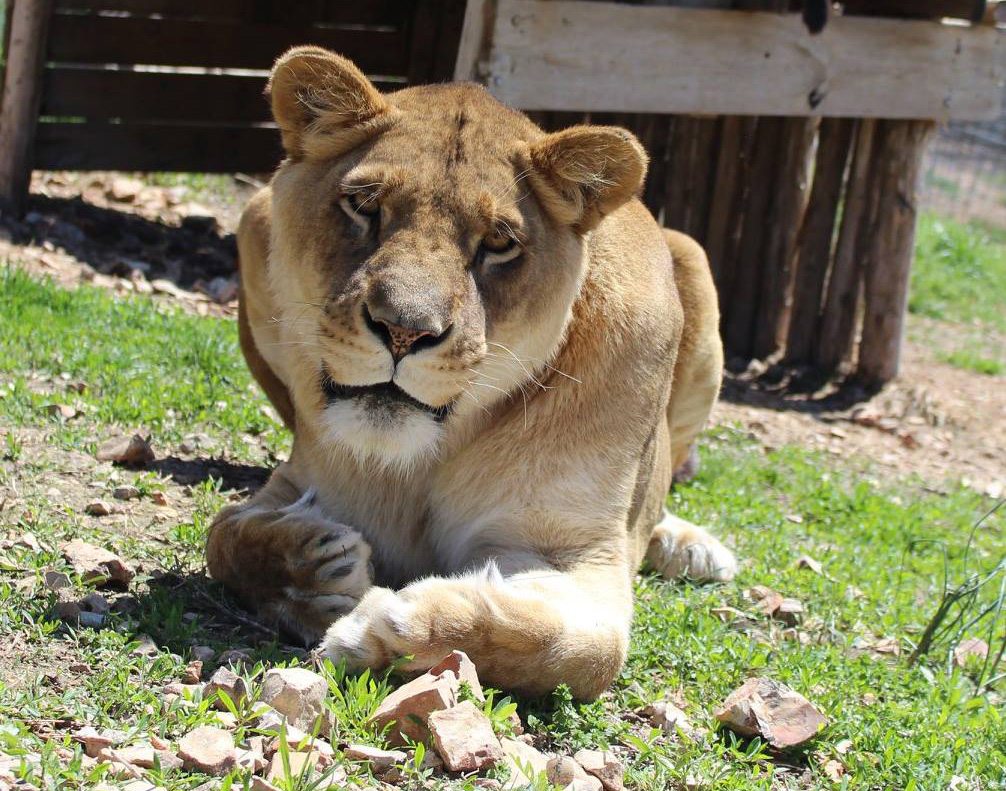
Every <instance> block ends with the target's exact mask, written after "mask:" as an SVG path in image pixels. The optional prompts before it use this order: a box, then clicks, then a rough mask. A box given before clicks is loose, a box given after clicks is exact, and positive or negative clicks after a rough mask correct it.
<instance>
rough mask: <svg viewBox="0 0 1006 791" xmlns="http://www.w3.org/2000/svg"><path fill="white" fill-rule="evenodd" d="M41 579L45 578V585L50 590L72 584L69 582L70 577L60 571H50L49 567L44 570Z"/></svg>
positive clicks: (67, 586) (60, 588)
mask: <svg viewBox="0 0 1006 791" xmlns="http://www.w3.org/2000/svg"><path fill="white" fill-rule="evenodd" d="M43 579H44V580H45V587H46V588H48V589H49V590H51V591H58V590H62V589H64V588H69V587H71V586H72V585H73V583H72V582H70V578H69V577H68V576H67V575H66V574H64V573H63V572H62V571H52V570H51V569H50V570H49V571H46V572H45V575H44V577H43Z"/></svg>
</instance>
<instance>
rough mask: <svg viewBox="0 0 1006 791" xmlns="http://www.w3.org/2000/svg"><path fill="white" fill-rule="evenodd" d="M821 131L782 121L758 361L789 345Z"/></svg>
mask: <svg viewBox="0 0 1006 791" xmlns="http://www.w3.org/2000/svg"><path fill="white" fill-rule="evenodd" d="M817 126H818V121H817V119H816V118H786V119H784V120H783V129H782V134H781V135H780V141H779V154H778V158H777V160H776V167H775V177H774V179H773V183H772V187H773V195H772V205H771V207H770V209H769V212H768V216H767V218H766V220H767V221H766V225H767V226H768V235H767V237H766V239H765V247H764V250H763V252H762V258H763V263H762V276H761V286H760V289H759V300H758V303H759V304H758V313H757V314H756V316H755V323H754V338H753V341H752V342H753V346H752V349H751V353H752V356H753V357H754V358H755V359H759V360H764V359H765V358H766V357H770V356H771V355H773V354H775V353H776V352H777V351H778V350H779V349H780V348H781V347H782V345H783V342H784V338H785V334H786V327H787V325H788V322H789V313H790V309H791V307H792V303H793V295H792V294H793V292H792V287H793V261H794V256H795V254H796V239H797V235H798V234H799V232H800V224H801V223H802V221H803V214H804V211H805V210H806V208H807V192H808V185H809V181H810V152H811V148H812V146H813V144H814V138H815V136H816V134H817Z"/></svg>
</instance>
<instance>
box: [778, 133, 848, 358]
mask: <svg viewBox="0 0 1006 791" xmlns="http://www.w3.org/2000/svg"><path fill="white" fill-rule="evenodd" d="M855 124H856V122H855V121H854V120H853V119H850V118H824V119H822V121H821V127H820V132H819V134H818V143H817V157H816V159H815V163H814V185H813V186H812V187H811V192H810V202H809V203H808V206H807V212H806V214H805V215H804V218H803V222H802V224H801V226H800V235H799V237H798V239H797V252H796V275H795V279H794V283H793V310H792V314H791V316H790V323H789V332H788V334H787V339H786V362H787V363H791V364H795V365H802V364H804V363H807V362H809V361H810V356H811V350H812V349H813V348H814V345H815V344H816V342H817V339H818V336H819V334H820V327H819V320H820V314H821V307H822V303H823V300H824V286H825V281H826V279H827V276H828V268H829V264H830V263H831V250H832V241H833V237H834V235H835V224H836V220H837V217H838V208H839V205H840V203H841V199H842V184H843V181H844V179H845V170H846V165H847V164H848V161H849V145H850V143H851V142H852V134H853V131H854V129H855Z"/></svg>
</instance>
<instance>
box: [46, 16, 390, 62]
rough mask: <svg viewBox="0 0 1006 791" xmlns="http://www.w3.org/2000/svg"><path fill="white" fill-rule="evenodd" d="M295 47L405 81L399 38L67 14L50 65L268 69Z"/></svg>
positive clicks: (60, 20) (56, 21)
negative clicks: (309, 47)
mask: <svg viewBox="0 0 1006 791" xmlns="http://www.w3.org/2000/svg"><path fill="white" fill-rule="evenodd" d="M296 44H316V45H318V46H322V47H327V48H328V49H332V50H335V51H336V52H340V53H342V54H343V55H345V56H346V57H348V58H350V59H352V60H353V61H355V62H356V63H357V64H358V65H359V66H360V68H361V69H363V70H364V71H366V72H368V73H373V74H394V75H397V74H404V73H405V71H406V68H407V65H408V49H407V39H406V38H405V36H404V33H403V32H402V31H386V30H340V29H336V28H319V27H311V26H307V25H302V26H296V25H295V26H284V25H268V24H229V23H224V22H215V21H189V20H172V19H163V20H160V19H141V18H135V17H101V16H73V15H68V14H56V15H54V16H53V19H52V29H51V31H50V36H49V47H48V51H47V59H48V60H49V61H56V62H59V63H101V64H105V63H125V64H132V63H140V64H149V65H161V66H203V67H210V66H212V67H223V68H228V67H229V68H252V69H268V68H269V67H271V66H272V64H273V61H274V60H275V59H276V57H277V56H279V55H280V54H282V53H283V52H284V51H285V50H286V49H288V48H289V47H292V46H294V45H296Z"/></svg>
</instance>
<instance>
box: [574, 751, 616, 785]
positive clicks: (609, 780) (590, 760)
mask: <svg viewBox="0 0 1006 791" xmlns="http://www.w3.org/2000/svg"><path fill="white" fill-rule="evenodd" d="M573 757H574V758H576V762H577V763H578V764H580V766H582V767H583V768H584V770H585V771H586V772H587V774H591V775H593V776H594V777H596V778H597V779H598V780H600V781H601V785H602V786H604V789H605V791H622V789H623V788H625V785H624V784H623V782H622V776H623V774H624V770H623V769H622V764H621V762H620V761H619V760H618V758H616V757H615V754H614V753H613V752H609V751H608V750H580V751H579V752H578V753H576V755H574V756H573Z"/></svg>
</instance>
